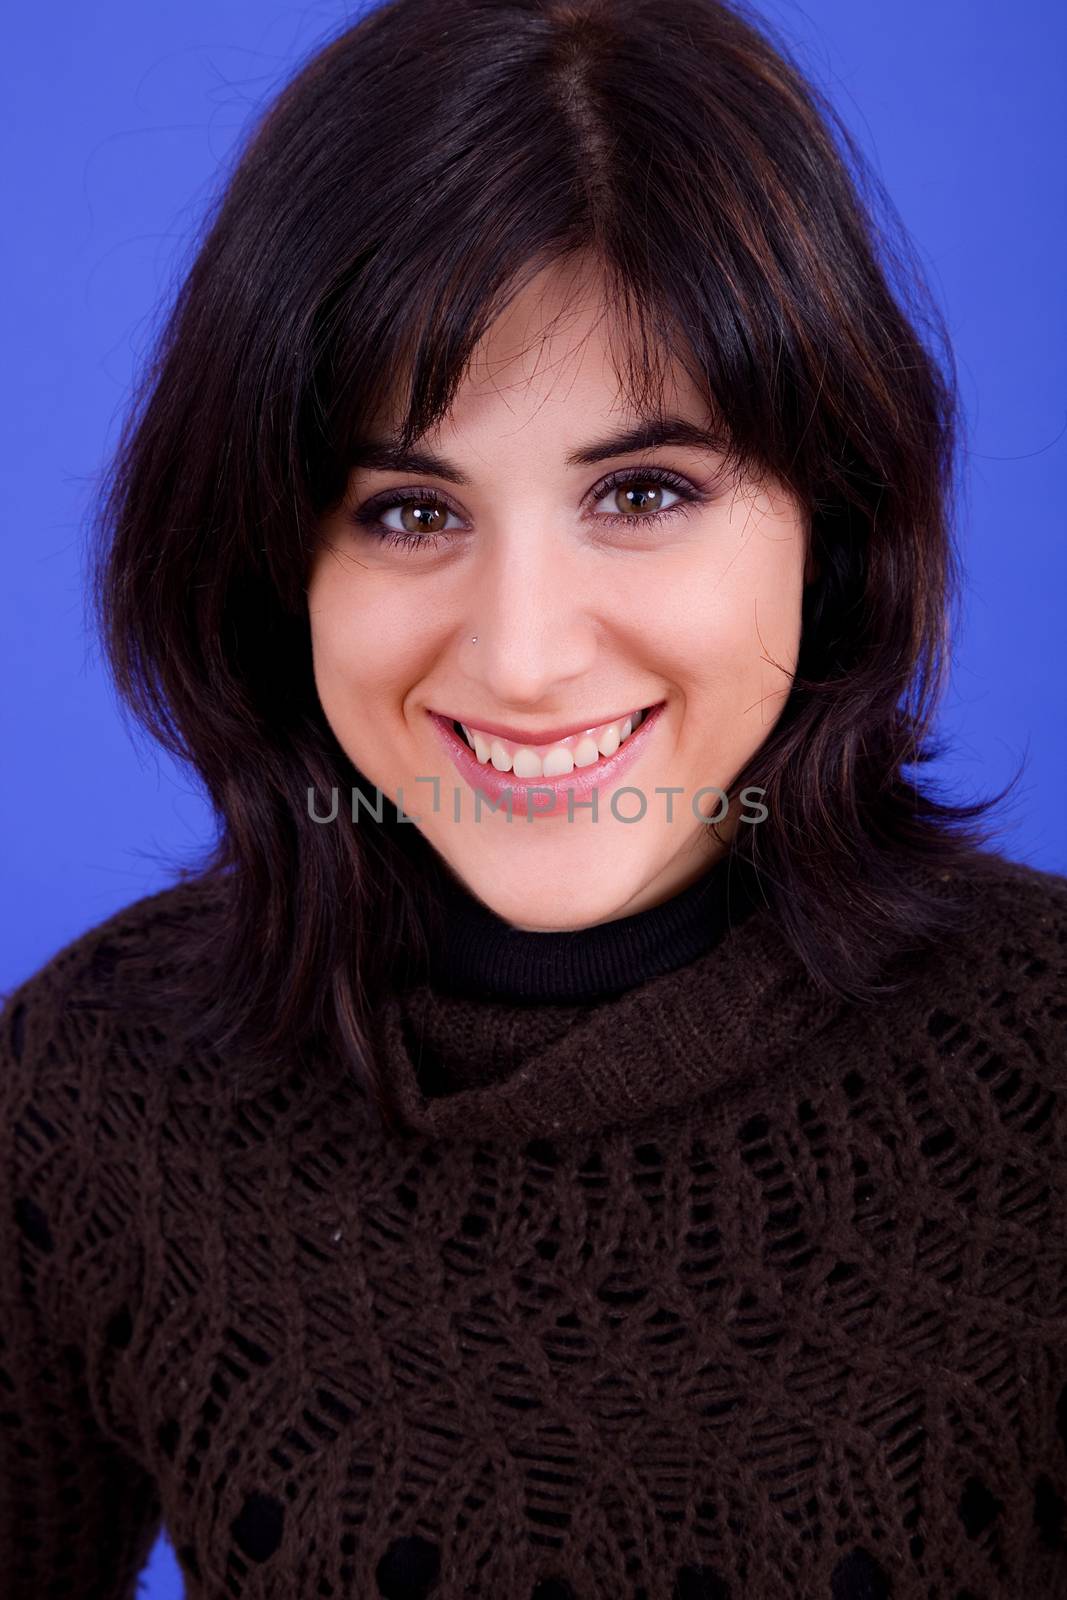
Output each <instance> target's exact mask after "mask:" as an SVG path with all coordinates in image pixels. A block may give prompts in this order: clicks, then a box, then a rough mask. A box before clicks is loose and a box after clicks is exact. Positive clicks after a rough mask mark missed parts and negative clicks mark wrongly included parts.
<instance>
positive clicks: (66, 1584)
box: [0, 965, 161, 1600]
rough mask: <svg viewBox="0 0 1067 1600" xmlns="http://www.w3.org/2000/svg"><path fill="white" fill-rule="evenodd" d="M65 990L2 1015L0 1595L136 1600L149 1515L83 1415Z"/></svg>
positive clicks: (81, 1153)
mask: <svg viewBox="0 0 1067 1600" xmlns="http://www.w3.org/2000/svg"><path fill="white" fill-rule="evenodd" d="M61 988H62V985H61V984H60V983H59V982H58V980H57V979H56V978H55V976H54V973H53V971H52V967H51V965H50V967H48V968H45V969H42V972H40V973H38V974H37V975H36V976H35V977H32V978H30V979H28V980H27V981H26V982H25V983H23V984H22V985H20V986H19V987H18V988H16V989H15V990H14V991H12V992H10V993H9V994H8V995H7V996H6V997H5V1003H4V1006H3V1011H2V1013H0V1573H3V1579H2V1581H0V1589H2V1592H3V1595H4V1596H5V1600H31V1597H32V1600H41V1597H42V1596H44V1595H49V1596H51V1597H52V1600H89V1597H90V1596H92V1597H93V1600H104V1597H105V1596H106V1597H107V1600H133V1597H134V1596H135V1595H136V1594H137V1591H138V1583H137V1580H138V1575H139V1573H140V1572H141V1570H142V1568H143V1566H144V1564H145V1561H146V1560H147V1557H148V1554H149V1552H150V1550H151V1547H152V1544H153V1543H154V1541H155V1539H156V1537H157V1535H158V1533H159V1529H160V1520H161V1513H160V1504H159V1500H158V1496H157V1492H156V1487H155V1484H154V1482H153V1480H152V1479H151V1478H150V1477H149V1476H148V1474H147V1473H146V1472H145V1471H144V1470H143V1468H142V1467H141V1466H140V1465H139V1464H138V1462H137V1461H135V1460H133V1459H132V1458H131V1455H130V1454H129V1453H127V1451H126V1449H125V1448H124V1447H123V1443H122V1441H121V1439H119V1438H118V1437H116V1436H115V1431H114V1430H110V1431H109V1430H108V1428H107V1427H106V1424H104V1423H102V1422H101V1418H100V1416H99V1414H98V1409H97V1406H96V1404H94V1397H93V1383H92V1382H91V1379H90V1373H89V1361H88V1355H89V1351H88V1335H87V1327H88V1320H87V1319H88V1315H89V1306H90V1304H91V1302H92V1299H93V1294H94V1289H93V1283H94V1281H95V1280H94V1278H93V1277H92V1276H91V1275H90V1274H89V1272H88V1270H87V1265H86V1264H87V1263H88V1262H89V1261H90V1260H93V1259H96V1257H97V1256H98V1252H94V1242H95V1241H94V1238H93V1235H92V1233H91V1232H89V1231H88V1230H87V1228H86V1223H85V1221H82V1222H81V1223H80V1225H79V1219H80V1218H85V1219H87V1220H88V1219H89V1217H90V1216H91V1213H90V1212H89V1211H88V1210H87V1207H86V1195H87V1193H91V1189H87V1188H86V1184H85V1177H86V1173H87V1171H88V1169H89V1166H90V1165H91V1157H92V1146H93V1139H92V1134H91V1131H90V1130H89V1129H88V1128H87V1126H86V1123H87V1120H88V1119H87V1114H86V1109H85V1108H86V1105H87V1104H92V1103H93V1098H94V1097H93V1095H92V1093H91V1092H87V1091H86V1081H87V1079H86V1074H85V1072H84V1065H85V1063H84V1061H78V1060H76V1059H71V1057H72V1056H78V1055H79V1054H81V1052H80V1051H79V1050H77V1049H76V1048H74V1046H73V1044H72V1035H71V1030H70V1029H69V1028H64V1027H62V1026H58V1025H57V1020H58V1017H59V1013H60V1011H61V1007H60V1004H59V1002H58V1000H57V995H58V994H59V992H60V991H61ZM75 1043H76V1041H75ZM88 1054H89V1056H90V1057H91V1054H92V1052H91V1051H90V1052H88Z"/></svg>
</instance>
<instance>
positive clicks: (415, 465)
mask: <svg viewBox="0 0 1067 1600" xmlns="http://www.w3.org/2000/svg"><path fill="white" fill-rule="evenodd" d="M665 445H674V446H680V447H681V448H683V449H691V450H711V451H715V452H718V453H722V452H725V451H726V450H727V448H728V446H727V441H726V436H725V434H724V433H723V432H722V431H721V430H720V429H716V428H704V427H700V426H699V425H698V424H697V423H695V422H687V421H686V420H685V419H684V418H683V417H665V418H663V419H661V420H659V421H656V422H644V423H639V424H638V425H637V426H636V427H634V428H622V429H619V430H618V431H617V432H615V433H611V434H608V435H607V437H606V438H603V439H598V440H596V441H594V442H593V443H592V444H587V445H583V446H582V447H581V448H580V449H578V450H572V451H571V452H570V454H569V455H567V456H565V457H564V465H565V466H567V467H591V466H595V464H596V463H597V462H598V461H606V460H608V459H609V458H610V457H611V456H625V455H632V454H634V453H635V452H637V451H646V450H658V449H662V448H663V447H664V446H665ZM349 466H350V467H351V468H353V469H359V468H362V469H363V470H364V471H367V472H411V473H416V474H422V475H425V476H432V477H437V478H444V479H445V480H446V482H448V483H455V484H459V485H461V486H464V487H465V486H467V485H469V483H470V481H471V480H470V479H469V478H468V477H467V475H466V473H465V472H462V471H461V470H460V469H459V467H457V466H455V465H454V464H453V463H452V462H451V461H449V460H448V459H447V458H446V457H445V456H439V455H437V454H436V453H435V452H434V451H432V450H419V449H411V450H400V449H398V448H397V446H396V444H395V443H394V442H393V441H392V440H389V439H367V440H365V441H364V442H363V443H362V444H361V445H359V446H357V447H356V449H355V450H353V451H352V453H351V455H350V457H349Z"/></svg>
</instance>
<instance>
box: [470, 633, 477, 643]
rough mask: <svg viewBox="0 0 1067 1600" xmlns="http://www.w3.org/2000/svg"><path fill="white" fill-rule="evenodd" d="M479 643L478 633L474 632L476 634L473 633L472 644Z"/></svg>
mask: <svg viewBox="0 0 1067 1600" xmlns="http://www.w3.org/2000/svg"><path fill="white" fill-rule="evenodd" d="M477 643H478V635H477V634H476V633H474V634H472V635H471V644H477Z"/></svg>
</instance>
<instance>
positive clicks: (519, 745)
mask: <svg viewBox="0 0 1067 1600" xmlns="http://www.w3.org/2000/svg"><path fill="white" fill-rule="evenodd" d="M646 709H647V708H646ZM644 715H645V712H644V711H643V710H642V711H632V712H631V713H630V714H629V716H626V717H621V718H618V719H617V720H616V721H614V722H602V723H598V724H597V725H596V726H595V727H592V728H586V729H583V730H582V731H581V732H579V733H573V734H569V735H568V736H567V737H566V738H563V739H555V740H552V741H551V742H550V743H545V744H534V743H532V742H528V741H522V742H520V741H518V740H514V739H502V738H500V737H499V736H497V735H495V734H492V733H487V732H484V731H483V730H482V729H481V728H475V727H470V726H468V724H467V723H465V722H456V723H454V724H453V726H454V727H455V729H456V731H457V732H461V733H462V734H463V736H464V738H465V739H466V741H467V743H468V744H469V745H470V747H471V749H472V750H473V751H474V754H475V756H476V757H477V758H478V760H479V761H480V762H481V763H482V765H483V766H489V765H490V764H491V765H492V766H493V767H495V769H496V771H497V772H513V773H514V774H515V776H516V778H563V777H566V775H567V773H569V772H573V771H574V769H575V767H591V766H592V765H593V763H594V762H595V761H599V760H600V758H601V756H613V755H614V754H615V752H616V750H617V749H618V748H619V746H620V745H621V744H625V742H626V740H627V739H628V738H629V737H630V735H631V734H632V733H634V732H635V731H636V729H637V728H639V727H640V725H641V721H642V719H643V717H644Z"/></svg>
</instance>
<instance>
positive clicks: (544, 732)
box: [437, 702, 658, 745]
mask: <svg viewBox="0 0 1067 1600" xmlns="http://www.w3.org/2000/svg"><path fill="white" fill-rule="evenodd" d="M657 703H658V702H657ZM642 710H644V706H642V705H631V706H628V707H627V709H626V710H625V711H620V712H616V713H615V715H614V716H610V717H587V718H586V720H585V721H584V722H572V723H570V724H568V725H567V726H566V727H563V726H561V727H557V728H537V729H530V728H506V727H505V726H504V724H503V723H502V722H484V721H482V719H481V718H480V717H457V716H453V714H452V713H451V712H450V711H439V712H438V713H437V715H438V716H439V717H444V718H445V719H446V721H448V722H461V723H463V724H464V726H465V727H468V728H476V729H477V730H478V732H479V733H488V734H493V735H495V736H496V738H498V739H509V740H510V741H511V742H512V744H534V745H536V744H555V742H556V740H557V739H569V738H570V737H571V736H572V734H576V733H587V732H588V731H589V729H590V728H600V727H603V725H604V723H606V722H624V721H625V720H626V718H627V717H632V716H633V715H634V714H635V712H638V711H642Z"/></svg>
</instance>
